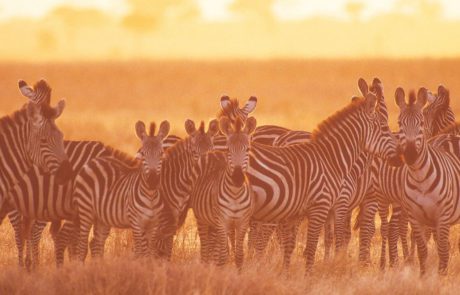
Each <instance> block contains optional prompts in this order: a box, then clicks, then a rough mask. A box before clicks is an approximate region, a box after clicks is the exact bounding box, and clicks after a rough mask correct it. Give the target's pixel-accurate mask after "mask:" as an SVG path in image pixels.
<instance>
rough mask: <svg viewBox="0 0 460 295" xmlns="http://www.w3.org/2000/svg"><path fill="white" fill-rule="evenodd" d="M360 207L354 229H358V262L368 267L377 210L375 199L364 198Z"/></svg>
mask: <svg viewBox="0 0 460 295" xmlns="http://www.w3.org/2000/svg"><path fill="white" fill-rule="evenodd" d="M365 198H366V199H365V200H364V202H363V203H362V204H361V206H360V211H359V214H358V217H357V220H356V224H355V229H357V228H359V262H360V263H361V264H362V265H364V266H368V265H370V263H371V255H370V245H371V239H372V237H373V236H374V233H375V213H376V212H377V210H378V203H377V201H376V199H373V198H372V197H369V196H366V197H365Z"/></svg>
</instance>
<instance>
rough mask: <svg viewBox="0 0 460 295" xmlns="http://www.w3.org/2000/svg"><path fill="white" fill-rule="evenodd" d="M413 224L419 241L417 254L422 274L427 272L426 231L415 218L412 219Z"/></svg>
mask: <svg viewBox="0 0 460 295" xmlns="http://www.w3.org/2000/svg"><path fill="white" fill-rule="evenodd" d="M411 226H412V230H413V233H414V237H415V240H416V242H417V254H418V259H419V263H420V274H421V275H424V274H425V272H426V258H427V256H428V250H427V247H426V235H425V234H426V231H425V227H424V226H423V225H421V224H419V223H418V222H417V221H415V220H411Z"/></svg>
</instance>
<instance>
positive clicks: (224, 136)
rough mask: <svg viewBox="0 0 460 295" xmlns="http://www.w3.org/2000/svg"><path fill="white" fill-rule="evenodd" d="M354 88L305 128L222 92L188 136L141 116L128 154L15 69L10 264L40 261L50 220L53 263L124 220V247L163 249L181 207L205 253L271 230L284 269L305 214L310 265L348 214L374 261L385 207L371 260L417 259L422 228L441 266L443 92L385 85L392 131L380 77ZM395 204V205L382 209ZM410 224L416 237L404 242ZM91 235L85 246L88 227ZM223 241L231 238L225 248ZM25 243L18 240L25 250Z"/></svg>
mask: <svg viewBox="0 0 460 295" xmlns="http://www.w3.org/2000/svg"><path fill="white" fill-rule="evenodd" d="M358 88H359V91H360V95H359V96H355V97H353V98H352V101H351V102H350V103H349V104H348V105H347V106H346V107H345V108H343V109H341V110H339V111H338V112H337V113H335V114H334V115H332V116H330V117H329V118H327V119H326V120H324V121H323V122H322V123H320V124H319V125H318V127H317V128H316V130H315V131H313V132H307V131H294V130H289V129H287V128H284V127H280V126H274V125H264V126H257V121H256V119H255V118H254V117H252V116H251V113H252V112H253V111H254V110H255V108H256V105H257V99H256V98H255V97H250V98H249V100H248V101H247V102H246V103H245V105H244V106H242V107H240V105H239V102H238V101H237V100H235V99H230V98H229V97H228V96H223V97H222V98H221V100H220V106H221V111H220V113H219V114H218V116H217V118H216V119H214V120H211V121H210V122H209V125H208V127H207V130H206V127H205V124H204V122H203V121H202V122H201V123H200V125H199V126H198V128H197V126H196V125H195V122H193V121H192V120H186V121H185V131H186V134H187V136H186V137H185V138H184V139H182V138H180V137H177V136H174V135H169V129H170V124H169V122H168V121H163V122H161V124H160V126H159V128H158V131H157V130H156V125H155V123H153V122H152V123H151V124H150V126H149V128H147V127H146V125H145V124H144V123H143V122H141V121H138V122H137V123H136V125H135V126H134V127H135V133H136V135H137V137H138V139H139V146H140V148H139V150H138V152H137V154H136V156H135V157H132V156H130V155H127V154H125V153H123V152H121V151H119V150H116V149H114V148H111V147H109V146H106V145H104V144H103V143H101V142H95V141H64V140H63V135H62V133H61V131H60V130H59V129H58V127H57V126H56V124H55V123H54V121H55V119H56V118H58V117H59V116H60V115H61V113H62V112H63V109H64V107H65V104H64V102H63V101H60V102H59V103H58V104H57V106H56V107H52V106H51V88H50V86H49V85H48V84H47V83H46V82H45V81H43V80H41V81H39V82H37V83H36V84H35V85H34V87H30V86H28V85H27V84H26V83H25V82H24V81H20V82H19V89H20V91H21V93H22V94H23V95H24V96H25V97H26V98H27V99H28V102H27V104H26V105H25V106H24V107H23V108H21V109H19V110H18V111H16V112H15V113H13V114H12V115H9V116H4V117H2V118H1V119H0V153H1V154H0V163H1V167H0V168H1V169H0V204H1V210H0V212H1V220H3V219H4V218H5V217H6V216H8V217H9V219H10V221H11V224H12V225H13V228H14V231H15V238H16V244H17V249H18V262H19V265H20V266H23V265H24V264H26V266H27V267H28V268H30V267H35V266H36V265H38V262H39V255H38V253H39V251H38V248H39V242H40V236H41V233H42V231H43V229H44V227H45V226H46V224H47V223H48V222H51V227H50V231H51V234H52V237H53V240H54V245H55V259H56V263H57V265H61V264H62V263H63V262H64V253H65V251H66V250H68V253H69V257H70V258H71V259H78V260H79V261H85V259H86V256H87V253H88V248H90V252H91V256H92V257H102V256H103V253H104V245H105V241H106V239H107V237H108V235H109V233H110V230H111V228H112V227H114V228H127V229H130V230H131V231H132V234H133V240H134V255H135V256H136V257H155V258H163V259H169V258H170V257H171V255H172V250H173V241H174V236H175V234H176V232H177V230H178V229H179V228H180V227H181V226H182V225H183V224H184V222H185V218H186V216H187V213H188V211H189V209H192V210H193V213H194V216H195V217H196V221H197V227H198V234H199V237H200V247H201V252H200V254H201V259H202V261H203V262H204V263H215V264H217V265H224V264H226V263H227V261H228V258H229V257H228V256H229V253H234V255H235V258H234V259H235V263H236V266H237V267H238V268H239V269H241V267H242V266H243V263H244V248H245V247H244V240H245V237H246V234H248V248H249V250H250V251H252V252H255V255H256V257H261V256H262V255H263V253H264V250H265V248H266V246H267V244H268V242H269V240H270V238H271V237H272V236H273V235H274V234H276V236H277V237H278V240H279V242H280V244H281V249H282V254H283V268H284V269H285V270H288V268H289V265H290V259H291V256H292V252H293V250H294V247H295V245H296V237H297V232H298V230H299V225H300V223H301V222H302V221H303V220H305V219H306V220H308V225H307V240H306V243H305V251H304V256H305V259H306V271H307V272H309V271H311V269H312V267H313V265H314V262H315V254H316V250H317V244H318V240H319V236H320V233H321V231H322V230H324V245H325V259H328V258H329V257H330V256H331V248H332V246H333V245H335V247H334V255H341V254H343V253H345V252H346V249H347V246H348V243H349V241H350V237H351V228H352V221H351V217H352V213H353V211H354V210H355V209H357V210H358V211H359V212H358V214H357V218H356V223H355V226H354V227H355V229H359V260H360V262H362V263H363V264H369V263H370V240H371V238H372V236H373V235H374V233H375V224H374V220H375V215H376V213H378V214H379V216H380V218H381V227H380V230H381V236H382V247H381V257H380V266H381V267H382V268H385V264H386V260H387V257H386V256H387V247H388V248H389V251H388V252H389V263H390V266H394V265H396V264H397V262H398V242H399V240H401V245H402V250H403V255H404V259H405V260H407V261H410V260H412V259H413V255H414V253H415V248H417V253H418V258H419V262H420V271H421V273H424V272H425V271H426V258H427V240H428V238H429V237H430V234H431V233H432V234H433V237H434V239H435V241H436V245H437V250H438V254H439V272H440V273H441V274H445V273H446V272H447V266H448V260H449V229H450V226H451V225H454V224H456V223H458V221H459V220H460V205H459V199H460V137H459V136H458V130H459V128H458V125H456V123H455V116H454V113H453V111H452V109H451V108H450V98H449V91H448V90H447V89H446V88H444V87H443V86H439V88H438V91H437V93H436V94H433V93H431V92H430V91H428V90H427V89H425V88H420V90H419V91H418V93H417V95H416V94H415V93H414V92H410V94H409V99H408V101H406V98H405V93H404V90H403V89H402V88H398V89H397V90H396V92H395V102H396V104H397V106H398V107H399V109H400V114H399V117H398V124H399V131H398V132H391V130H390V128H389V126H388V111H387V107H386V103H385V99H384V91H383V84H382V82H381V81H380V80H379V79H377V78H375V79H374V80H373V82H372V84H370V85H368V84H367V83H366V81H365V80H363V79H359V81H358ZM390 208H391V212H392V214H391V218H390V220H388V216H389V212H390V210H389V209H390ZM408 224H410V225H411V226H410V228H411V235H410V236H411V238H412V243H411V247H410V249H409V242H408V229H409V227H408ZM91 228H92V229H93V238H92V240H91V241H90V242H89V245H88V237H89V232H90V230H91ZM230 250H232V251H230ZM24 251H25V252H26V254H25V258H24Z"/></svg>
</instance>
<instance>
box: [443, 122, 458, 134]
mask: <svg viewBox="0 0 460 295" xmlns="http://www.w3.org/2000/svg"><path fill="white" fill-rule="evenodd" d="M439 134H460V122H455V123H453V124H451V125H449V126H447V127H446V128H444V129H442V130H441V131H440V132H439Z"/></svg>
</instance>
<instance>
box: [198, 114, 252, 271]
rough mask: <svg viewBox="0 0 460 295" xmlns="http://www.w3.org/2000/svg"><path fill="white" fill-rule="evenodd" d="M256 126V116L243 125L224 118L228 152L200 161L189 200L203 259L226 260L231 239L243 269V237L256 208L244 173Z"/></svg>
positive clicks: (221, 126) (218, 153)
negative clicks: (251, 137)
mask: <svg viewBox="0 0 460 295" xmlns="http://www.w3.org/2000/svg"><path fill="white" fill-rule="evenodd" d="M255 127H256V120H255V119H254V118H253V117H250V118H248V119H247V120H246V124H245V127H244V129H243V126H242V122H241V120H239V119H238V120H237V123H236V125H235V127H234V128H233V126H232V124H231V122H230V120H229V119H228V118H226V117H223V118H221V119H220V130H221V132H222V133H223V134H225V136H226V138H227V142H226V146H227V148H228V151H227V156H225V154H224V153H222V152H213V153H208V154H207V155H205V156H204V157H202V158H201V159H200V161H199V162H198V165H197V166H198V167H197V175H198V178H197V179H196V180H195V185H194V187H193V190H192V193H191V197H190V204H191V207H192V209H193V212H194V215H195V217H196V220H197V225H198V232H199V235H200V242H201V243H200V244H201V259H202V261H203V262H206V263H207V262H209V261H210V258H212V259H213V260H214V262H216V263H217V265H223V264H225V262H226V261H227V259H228V249H227V246H228V240H229V239H230V241H231V242H232V245H233V242H234V243H235V244H234V245H233V246H234V249H235V262H236V266H237V267H238V269H241V267H242V265H243V260H244V253H243V241H244V237H245V235H246V232H247V230H248V227H249V219H250V218H251V215H252V211H253V201H252V200H253V193H252V190H251V187H250V185H249V183H248V180H247V177H246V176H245V173H246V171H247V169H248V160H249V149H250V140H249V139H250V136H251V134H252V133H253V132H254V129H255ZM226 157H227V159H226Z"/></svg>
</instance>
